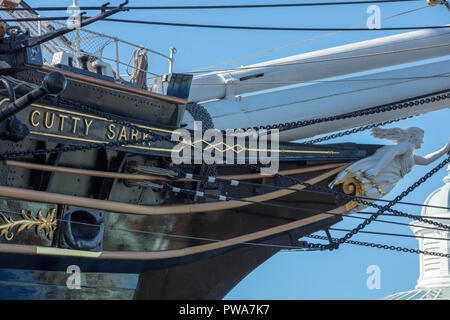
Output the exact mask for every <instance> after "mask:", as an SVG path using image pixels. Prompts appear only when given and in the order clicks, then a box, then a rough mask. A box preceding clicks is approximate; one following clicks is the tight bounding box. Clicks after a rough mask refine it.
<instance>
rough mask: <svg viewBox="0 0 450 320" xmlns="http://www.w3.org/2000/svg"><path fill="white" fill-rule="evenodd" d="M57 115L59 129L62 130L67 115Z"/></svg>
mask: <svg viewBox="0 0 450 320" xmlns="http://www.w3.org/2000/svg"><path fill="white" fill-rule="evenodd" d="M58 117H59V131H61V132H62V131H63V129H64V119H67V116H65V115H63V114H60V115H58Z"/></svg>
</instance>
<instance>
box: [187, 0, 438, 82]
mask: <svg viewBox="0 0 450 320" xmlns="http://www.w3.org/2000/svg"><path fill="white" fill-rule="evenodd" d="M425 8H429V6H422V7H418V8H415V9H411V10H407V11H402V12H399V13H396V14H394V15H391V16H388V17H385V18H382V19H381V21H386V20H390V19H394V18H396V17H399V16H402V15H405V14H409V13H412V12H416V11H419V10H423V9H425ZM365 25H366V24H360V25H357V26H355V28H360V27H363V26H365ZM342 32H345V31H337V32H332V33H327V34H323V35H320V36H317V37H313V38H309V39H306V40H302V41H299V42H294V43H291V44H288V45H284V46H281V47H277V48H273V49H269V50H265V51H261V52H257V53H253V54H251V55H248V56H245V57H241V58H236V59H232V60H227V61H224V62H220V63H217V64H214V65H211V66H208V67H204V68H200V69H196V70H193V71H191V72H190V73H194V72H198V71H203V70H209V69H212V68H215V67H219V66H222V65H225V64H229V63H233V62H237V61H242V60H245V59H249V58H254V57H257V56H260V55H264V54H268V53H272V52H275V51H278V50H283V49H287V48H291V47H295V46H298V45H300V44H304V43H308V42H312V41H315V40H319V39H322V38H326V37H329V36H333V35H337V34H340V33H342Z"/></svg>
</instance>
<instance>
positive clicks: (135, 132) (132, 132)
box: [130, 128, 139, 140]
mask: <svg viewBox="0 0 450 320" xmlns="http://www.w3.org/2000/svg"><path fill="white" fill-rule="evenodd" d="M138 134H139V131H138V130H136V129H135V128H131V134H130V139H131V140H133V139H134V140H137V137H138Z"/></svg>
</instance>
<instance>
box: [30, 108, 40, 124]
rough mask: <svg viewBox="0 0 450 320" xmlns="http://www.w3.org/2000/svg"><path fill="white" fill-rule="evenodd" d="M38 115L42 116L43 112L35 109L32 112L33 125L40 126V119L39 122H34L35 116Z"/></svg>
mask: <svg viewBox="0 0 450 320" xmlns="http://www.w3.org/2000/svg"><path fill="white" fill-rule="evenodd" d="M35 115H38V116H40V115H41V113H40V112H39V111H38V110H34V111H33V112H32V113H31V114H30V123H31V125H32V126H33V127H38V126H39V121H38V122H34V116H35Z"/></svg>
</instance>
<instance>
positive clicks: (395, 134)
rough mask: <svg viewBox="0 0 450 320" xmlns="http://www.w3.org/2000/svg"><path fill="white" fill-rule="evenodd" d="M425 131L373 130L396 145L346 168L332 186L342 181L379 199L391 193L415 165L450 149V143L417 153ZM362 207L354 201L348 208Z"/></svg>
mask: <svg viewBox="0 0 450 320" xmlns="http://www.w3.org/2000/svg"><path fill="white" fill-rule="evenodd" d="M423 133H424V132H423V130H422V129H420V128H416V127H411V128H408V129H406V130H403V129H400V128H393V129H379V128H374V129H372V136H374V137H375V138H379V139H387V140H390V141H393V142H395V143H396V144H394V145H389V146H384V147H381V148H379V149H378V150H377V151H376V152H375V153H374V154H373V155H372V156H370V157H367V158H365V159H362V160H360V161H357V162H355V163H354V164H352V165H351V166H349V167H348V168H347V169H346V170H344V171H342V172H341V173H340V174H339V175H338V176H337V177H336V179H335V180H334V181H333V182H332V183H331V184H330V187H333V186H338V185H340V184H342V189H343V191H344V192H345V193H347V194H352V193H355V195H356V196H362V197H367V198H375V199H379V198H381V197H383V196H384V195H386V194H387V193H389V192H390V191H391V190H392V189H393V188H394V186H395V185H396V184H397V182H398V181H399V180H400V179H401V178H403V177H404V176H405V175H406V174H407V173H408V172H410V171H411V169H412V167H413V166H414V165H416V164H417V165H422V166H424V165H428V164H430V163H432V162H433V161H435V160H437V159H438V158H440V157H441V156H442V155H444V154H446V153H447V152H449V151H450V142H449V143H447V144H446V145H445V146H444V147H442V148H441V149H439V150H438V151H436V152H433V153H430V154H428V155H426V156H425V157H421V156H419V155H416V154H414V149H419V148H420V147H421V146H422V143H423ZM361 208H362V206H361V205H360V204H359V203H357V202H354V201H351V202H349V203H348V204H347V210H351V211H358V210H360V209H361Z"/></svg>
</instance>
